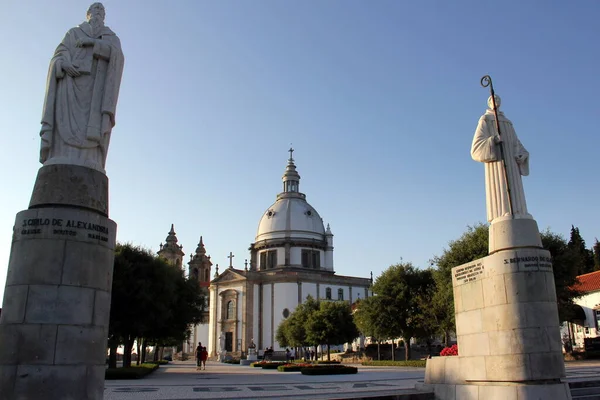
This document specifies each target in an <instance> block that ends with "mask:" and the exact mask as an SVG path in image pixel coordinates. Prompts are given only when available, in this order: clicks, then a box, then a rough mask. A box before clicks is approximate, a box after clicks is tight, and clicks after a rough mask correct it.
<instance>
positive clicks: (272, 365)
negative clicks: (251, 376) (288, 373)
mask: <svg viewBox="0 0 600 400" xmlns="http://www.w3.org/2000/svg"><path fill="white" fill-rule="evenodd" d="M285 364H286V363H284V362H266V363H264V364H263V365H262V369H277V367H279V366H280V365H285Z"/></svg>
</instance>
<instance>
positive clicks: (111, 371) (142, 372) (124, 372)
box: [104, 363, 158, 379]
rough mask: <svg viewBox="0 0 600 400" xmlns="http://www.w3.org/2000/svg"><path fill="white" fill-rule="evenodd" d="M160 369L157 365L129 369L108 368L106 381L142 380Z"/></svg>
mask: <svg viewBox="0 0 600 400" xmlns="http://www.w3.org/2000/svg"><path fill="white" fill-rule="evenodd" d="M157 369H158V364H157V363H144V364H140V365H136V366H131V367H127V368H107V369H106V371H105V372H104V378H105V379H140V378H143V377H145V376H146V375H148V374H150V373H152V372H153V371H155V370H157Z"/></svg>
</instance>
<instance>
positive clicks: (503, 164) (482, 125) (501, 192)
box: [471, 75, 532, 223]
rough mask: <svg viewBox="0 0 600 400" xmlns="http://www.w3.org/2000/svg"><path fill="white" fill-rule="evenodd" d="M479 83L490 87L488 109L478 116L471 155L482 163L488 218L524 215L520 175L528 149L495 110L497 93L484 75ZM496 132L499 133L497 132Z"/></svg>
mask: <svg viewBox="0 0 600 400" xmlns="http://www.w3.org/2000/svg"><path fill="white" fill-rule="evenodd" d="M481 82H482V85H483V86H484V87H487V86H488V84H489V85H490V87H491V93H492V96H490V97H489V99H488V109H487V110H486V112H485V114H483V116H481V118H479V123H478V124H477V129H476V130H475V136H474V137H473V143H472V145H471V157H472V158H473V159H474V160H475V161H479V162H482V163H485V192H486V209H487V219H488V222H490V223H493V222H494V220H497V219H499V218H501V219H510V218H528V219H532V216H531V215H530V214H529V213H528V212H527V203H526V202H525V192H524V190H523V181H522V180H521V176H522V175H524V176H527V175H529V152H528V151H527V150H526V149H525V147H523V145H522V144H521V142H520V141H519V138H518V137H517V134H516V132H515V129H514V127H513V124H512V122H511V121H510V120H509V119H508V118H506V116H505V115H504V113H503V112H502V111H500V110H499V108H500V103H501V101H500V97H498V95H496V94H495V93H494V91H493V87H492V84H491V82H492V81H491V78H490V77H489V76H488V75H486V76H484V77H483V78H482V79H481ZM500 132H501V135H502V136H500Z"/></svg>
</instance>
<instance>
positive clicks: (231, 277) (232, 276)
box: [211, 269, 246, 283]
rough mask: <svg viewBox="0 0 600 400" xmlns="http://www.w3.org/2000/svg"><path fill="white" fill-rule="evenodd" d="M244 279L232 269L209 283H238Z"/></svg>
mask: <svg viewBox="0 0 600 400" xmlns="http://www.w3.org/2000/svg"><path fill="white" fill-rule="evenodd" d="M245 279H246V277H245V276H244V275H243V274H241V273H239V272H236V271H235V270H233V269H228V270H226V271H225V272H223V273H222V274H221V275H219V276H218V277H217V278H215V279H214V280H213V281H212V282H211V283H222V282H227V281H239V280H245Z"/></svg>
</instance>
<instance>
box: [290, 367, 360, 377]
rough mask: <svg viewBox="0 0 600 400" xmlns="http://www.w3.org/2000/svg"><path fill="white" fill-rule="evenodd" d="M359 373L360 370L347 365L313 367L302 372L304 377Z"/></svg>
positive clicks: (303, 369)
mask: <svg viewBox="0 0 600 400" xmlns="http://www.w3.org/2000/svg"><path fill="white" fill-rule="evenodd" d="M357 372H358V368H356V367H348V366H346V365H313V366H310V367H305V368H302V369H301V370H300V373H301V374H302V375H346V374H356V373H357Z"/></svg>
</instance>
